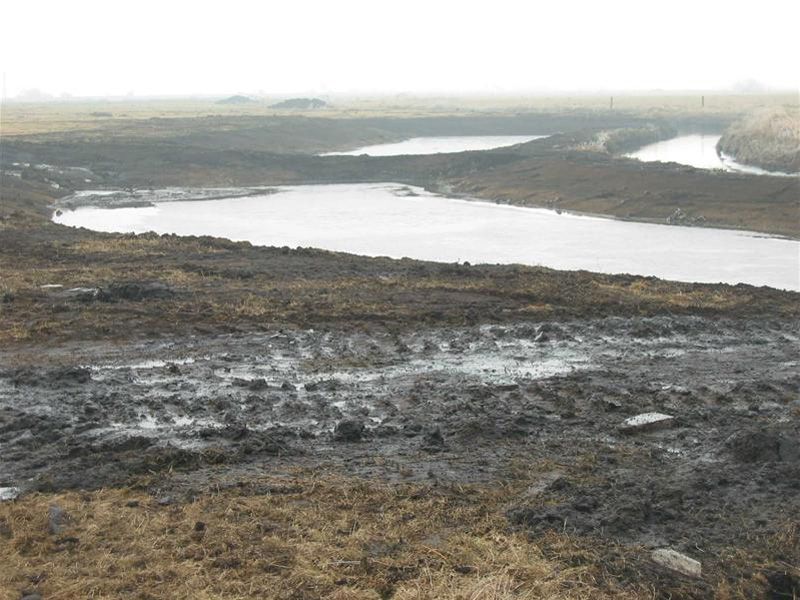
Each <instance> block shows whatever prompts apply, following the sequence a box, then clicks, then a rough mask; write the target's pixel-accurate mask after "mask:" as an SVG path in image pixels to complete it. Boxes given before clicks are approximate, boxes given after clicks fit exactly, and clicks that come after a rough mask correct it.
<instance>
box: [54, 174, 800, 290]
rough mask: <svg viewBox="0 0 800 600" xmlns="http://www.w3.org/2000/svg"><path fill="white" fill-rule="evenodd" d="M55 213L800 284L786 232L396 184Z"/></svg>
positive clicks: (391, 250) (109, 221) (399, 251)
mask: <svg viewBox="0 0 800 600" xmlns="http://www.w3.org/2000/svg"><path fill="white" fill-rule="evenodd" d="M54 220H55V221H56V222H59V223H62V224H65V225H73V226H82V227H88V228H89V229H95V230H98V231H117V232H136V233H144V232H147V231H155V232H157V233H176V234H180V235H213V236H220V237H226V238H230V239H232V240H246V241H250V242H252V243H254V244H260V245H269V246H290V247H295V246H312V247H316V248H324V249H328V250H337V251H343V252H351V253H354V254H363V255H368V256H390V257H394V258H401V257H410V258H417V259H423V260H433V261H440V262H463V261H469V262H471V263H505V264H509V263H521V264H527V265H543V266H547V267H553V268H556V269H568V270H577V269H585V270H589V271H598V272H604V273H631V274H636V275H653V276H656V277H660V278H663V279H673V280H678V281H692V282H724V283H734V284H735V283H749V284H753V285H769V286H772V287H777V288H784V289H793V290H797V289H800V243H798V242H796V241H793V240H786V239H781V238H775V237H770V236H765V235H760V234H755V233H749V232H741V231H733V230H724V229H711V228H694V227H679V226H668V225H654V224H647V223H634V222H625V221H615V220H612V219H604V218H597V217H587V216H578V215H571V214H567V213H564V214H556V213H555V212H553V211H550V210H545V209H533V208H520V207H514V206H506V205H496V204H490V203H487V202H476V201H467V200H457V199H454V198H446V197H441V196H436V195H434V194H431V193H428V192H425V191H424V190H422V189H420V188H411V187H408V186H401V185H398V184H344V185H306V186H287V187H282V188H280V191H279V192H278V193H274V194H269V195H259V196H248V197H239V198H229V199H223V200H206V201H197V202H163V203H157V204H156V205H155V206H149V207H140V208H117V209H113V210H111V209H103V208H94V207H91V208H80V209H78V210H75V211H64V212H63V213H61V214H60V215H59V214H56V215H55V216H54Z"/></svg>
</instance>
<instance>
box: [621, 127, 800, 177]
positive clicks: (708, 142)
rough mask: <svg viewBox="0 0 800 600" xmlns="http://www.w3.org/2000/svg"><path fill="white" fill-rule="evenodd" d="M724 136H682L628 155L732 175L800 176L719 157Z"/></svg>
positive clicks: (727, 157)
mask: <svg viewBox="0 0 800 600" xmlns="http://www.w3.org/2000/svg"><path fill="white" fill-rule="evenodd" d="M721 137H722V136H720V135H708V134H701V133H697V134H692V135H681V136H678V137H675V138H672V139H669V140H664V141H661V142H656V143H655V144H648V145H647V146H643V147H641V148H639V149H638V150H637V151H636V152H631V153H629V154H626V155H625V156H627V157H628V158H636V159H638V160H641V161H644V162H674V163H678V164H681V165H689V166H691V167H696V168H698V169H721V170H723V171H729V172H738V173H750V174H752V175H774V176H778V177H796V176H797V174H794V175H792V174H791V173H781V172H780V171H766V170H764V169H761V168H759V167H753V166H750V165H743V164H741V163H738V162H736V161H735V160H733V158H731V157H729V156H726V155H725V154H723V155H722V156H720V155H719V154H717V142H719V140H720V138H721Z"/></svg>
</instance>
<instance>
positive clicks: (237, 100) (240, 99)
mask: <svg viewBox="0 0 800 600" xmlns="http://www.w3.org/2000/svg"><path fill="white" fill-rule="evenodd" d="M253 102H257V100H253V99H252V98H250V97H249V96H240V95H237V96H230V97H228V98H223V99H222V100H217V104H251V103H253Z"/></svg>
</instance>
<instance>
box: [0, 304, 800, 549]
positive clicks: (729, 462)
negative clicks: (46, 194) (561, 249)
mask: <svg viewBox="0 0 800 600" xmlns="http://www.w3.org/2000/svg"><path fill="white" fill-rule="evenodd" d="M799 339H800V338H798V328H797V324H796V323H795V322H793V321H786V320H772V321H771V320H768V319H767V320H758V321H755V320H746V319H710V318H701V317H690V316H685V317H668V316H664V317H652V318H630V319H621V318H605V319H593V320H574V321H561V322H545V323H540V324H530V323H520V324H503V325H491V324H489V325H480V326H473V327H463V328H427V329H426V328H422V329H418V330H415V331H411V332H406V333H388V332H385V331H382V330H376V331H362V332H354V331H349V332H344V331H341V330H326V331H316V330H299V329H286V330H274V331H267V332H264V333H258V334H236V335H221V336H220V335H215V336H205V337H204V336H196V337H184V338H177V339H176V338H171V339H167V340H164V339H159V340H157V341H156V340H152V341H144V342H136V343H122V344H111V343H106V344H97V343H80V342H75V343H72V344H70V345H64V346H60V347H52V348H48V349H46V350H44V349H42V348H41V347H40V346H30V347H28V348H25V347H24V346H23V347H20V348H17V349H16V351H15V352H14V353H13V354H11V353H4V354H2V355H0V364H2V365H4V367H3V369H2V371H0V445H1V446H2V447H3V453H2V457H0V487H2V488H4V489H5V490H14V489H15V488H16V490H17V491H19V492H21V493H23V494H24V493H26V492H29V491H32V490H58V489H64V488H84V489H86V488H97V487H102V486H109V485H120V484H125V483H128V482H130V481H133V480H135V478H136V477H137V476H141V475H144V474H149V475H157V481H158V483H157V486H156V487H157V488H158V489H157V490H154V491H156V492H157V493H162V494H163V493H168V494H171V495H174V496H175V497H180V498H185V499H189V498H192V497H193V496H194V495H196V494H201V493H203V492H204V491H207V490H209V489H212V488H214V487H218V486H224V485H226V482H228V483H229V484H231V485H233V484H234V483H233V482H236V481H237V480H240V479H241V478H243V477H247V476H249V475H258V474H264V473H281V472H286V471H288V470H290V469H292V468H293V467H312V468H322V469H335V470H337V471H344V472H346V473H349V474H353V475H357V476H363V477H368V478H377V479H380V480H388V481H423V482H430V483H434V484H438V483H443V484H444V483H448V482H449V483H456V484H457V483H473V482H477V483H491V482H495V481H498V482H499V481H503V480H509V479H514V478H530V480H531V481H532V482H533V483H532V485H531V486H530V487H529V488H528V489H527V491H526V492H525V493H524V494H522V495H521V496H520V497H519V498H518V499H517V500H516V501H514V502H512V503H511V504H510V505H509V506H508V512H507V516H508V520H509V524H510V525H511V526H512V527H517V528H522V529H526V530H530V531H532V532H542V531H546V530H549V529H555V530H557V531H566V532H574V533H579V534H583V535H590V536H599V537H604V538H611V539H614V540H618V541H622V542H626V543H641V544H646V545H653V546H659V545H671V546H673V547H676V548H684V549H689V548H691V549H694V552H695V553H697V549H695V548H694V547H695V546H696V547H697V548H699V549H700V550H702V551H705V548H718V547H724V546H728V545H737V544H738V545H741V546H746V545H747V543H748V541H747V540H748V539H750V538H755V537H757V536H763V535H768V534H774V533H778V532H779V531H778V530H779V528H780V527H783V526H785V519H791V518H792V515H794V516H795V517H796V515H797V514H800V427H799V426H798V413H799V412H800V396H798V390H799V389H800V372H799V371H798V340H799ZM646 412H659V413H663V414H667V415H670V416H672V417H674V419H673V420H672V421H670V422H669V424H668V425H667V426H665V427H662V428H659V429H651V430H644V431H623V430H622V429H621V427H620V426H621V424H622V423H623V421H624V420H625V419H627V418H629V417H632V416H635V415H637V414H640V413H646ZM4 493H6V494H8V493H10V492H8V491H6V492H4Z"/></svg>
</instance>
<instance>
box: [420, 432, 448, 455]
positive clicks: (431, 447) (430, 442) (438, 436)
mask: <svg viewBox="0 0 800 600" xmlns="http://www.w3.org/2000/svg"><path fill="white" fill-rule="evenodd" d="M443 448H444V436H443V435H442V432H441V430H440V429H439V428H438V427H437V428H436V429H432V430H430V431H428V432H426V433H425V435H424V436H422V449H423V450H427V451H428V452H441V451H442V449H443Z"/></svg>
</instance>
